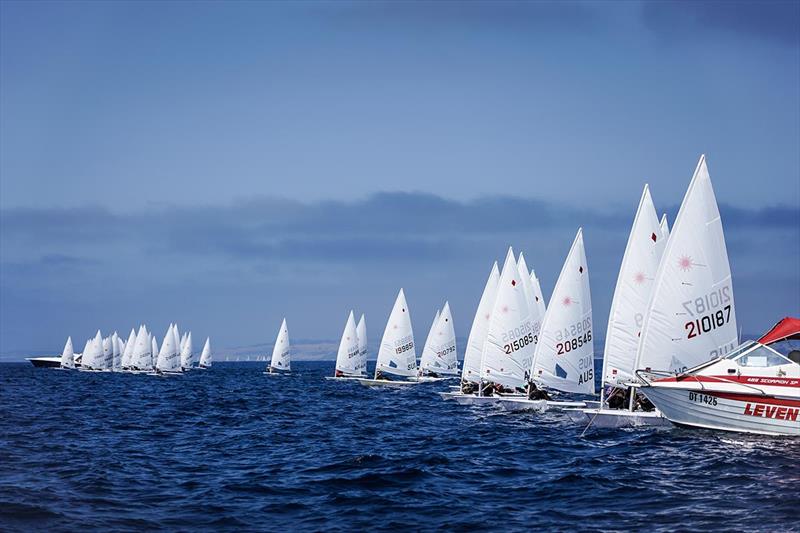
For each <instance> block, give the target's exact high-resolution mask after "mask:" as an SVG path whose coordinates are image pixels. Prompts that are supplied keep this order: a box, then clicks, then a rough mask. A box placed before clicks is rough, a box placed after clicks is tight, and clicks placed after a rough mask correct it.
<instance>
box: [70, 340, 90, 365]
mask: <svg viewBox="0 0 800 533" xmlns="http://www.w3.org/2000/svg"><path fill="white" fill-rule="evenodd" d="M91 343H92V339H86V344H84V345H83V351H82V352H81V353H79V354H75V356H74V357H75V364H76V365H77V364H78V363H83V356H84V354H88V353H89V345H90V344H91ZM81 366H83V365H81Z"/></svg>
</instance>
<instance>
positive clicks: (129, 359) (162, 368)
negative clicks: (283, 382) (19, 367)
mask: <svg viewBox="0 0 800 533" xmlns="http://www.w3.org/2000/svg"><path fill="white" fill-rule="evenodd" d="M177 336H178V327H177V325H176V324H170V325H169V327H168V328H167V332H166V334H165V335H164V341H163V342H162V344H161V349H160V350H159V349H158V343H157V342H156V339H155V337H153V335H152V334H151V333H150V332H149V331H148V330H147V327H146V326H145V325H141V326H139V329H138V332H137V330H135V329H131V332H130V334H129V335H128V340H127V341H123V340H122V337H121V336H119V335H118V334H117V332H114V333H112V334H111V335H109V336H107V337H103V334H102V333H101V332H100V330H98V331H97V333H96V334H95V335H94V337H92V338H90V339H87V340H86V343H85V345H84V348H83V351H82V352H80V353H76V352H75V350H74V347H73V344H72V337H68V338H67V342H66V344H65V345H64V349H63V351H62V353H61V357H59V358H58V364H57V365H50V364H48V365H40V366H57V367H58V368H62V369H69V370H79V371H82V372H131V373H145V374H161V375H167V374H180V373H183V372H186V371H188V370H191V369H192V368H194V355H193V351H192V333H191V332H187V333H186V334H185V335H184V336H183V341H180V340H179V339H178V337H177ZM210 346H211V344H210V339H206V344H205V346H204V348H203V357H202V358H201V367H203V368H209V367H210V366H211V348H210ZM34 364H35V362H34Z"/></svg>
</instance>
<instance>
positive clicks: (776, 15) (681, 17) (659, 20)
mask: <svg viewBox="0 0 800 533" xmlns="http://www.w3.org/2000/svg"><path fill="white" fill-rule="evenodd" d="M642 20H643V22H644V24H645V26H646V27H648V28H649V29H651V30H652V31H653V32H655V33H656V34H657V35H659V36H661V37H663V38H667V39H670V40H683V39H686V38H687V37H689V38H690V37H695V38H697V37H699V38H703V37H704V36H707V35H708V34H709V33H710V32H711V33H724V34H727V35H730V36H742V35H744V36H749V37H752V38H755V39H759V40H764V41H771V42H775V43H779V44H782V45H788V46H794V47H796V46H797V45H798V44H800V4H798V3H797V2H792V1H784V0H767V1H758V2H752V1H750V2H748V1H736V2H731V1H727V0H717V1H708V0H706V1H701V2H644V3H643V4H642Z"/></svg>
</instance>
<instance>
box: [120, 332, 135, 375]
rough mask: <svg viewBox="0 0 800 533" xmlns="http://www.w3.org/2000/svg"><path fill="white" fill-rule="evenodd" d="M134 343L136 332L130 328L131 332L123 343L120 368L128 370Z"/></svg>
mask: <svg viewBox="0 0 800 533" xmlns="http://www.w3.org/2000/svg"><path fill="white" fill-rule="evenodd" d="M135 345H136V332H135V331H134V330H133V328H131V333H130V335H128V340H127V342H126V343H125V349H124V350H123V351H122V369H123V370H130V369H131V361H132V360H133V348H134V346H135Z"/></svg>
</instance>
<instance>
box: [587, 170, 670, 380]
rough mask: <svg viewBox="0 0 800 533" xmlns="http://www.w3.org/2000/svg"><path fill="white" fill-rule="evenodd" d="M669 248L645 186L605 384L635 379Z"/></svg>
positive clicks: (611, 324) (625, 264) (622, 274)
mask: <svg viewBox="0 0 800 533" xmlns="http://www.w3.org/2000/svg"><path fill="white" fill-rule="evenodd" d="M665 245H666V239H665V238H664V236H663V229H662V226H661V224H660V223H659V221H658V215H657V214H656V208H655V205H653V199H652V197H651V196H650V189H649V187H648V186H647V185H645V186H644V190H643V191H642V196H641V199H640V200H639V207H638V208H637V210H636V216H635V217H634V219H633V225H632V226H631V231H630V235H629V236H628V243H627V244H626V246H625V253H624V254H623V256H622V264H621V266H620V269H619V275H618V277H617V285H616V288H615V289H614V297H613V299H612V300H611V311H610V312H609V315H608V329H607V331H606V344H605V349H604V350H603V374H602V377H603V384H614V385H621V384H624V383H629V382H630V381H631V380H632V379H633V377H634V374H633V371H634V370H635V368H634V364H635V363H636V351H637V349H638V347H639V339H640V338H641V332H642V324H643V322H644V314H645V313H646V312H647V306H648V304H649V303H650V296H651V294H652V292H653V282H654V280H655V277H656V272H657V271H658V265H659V264H660V263H661V256H662V254H663V253H664V247H665Z"/></svg>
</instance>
